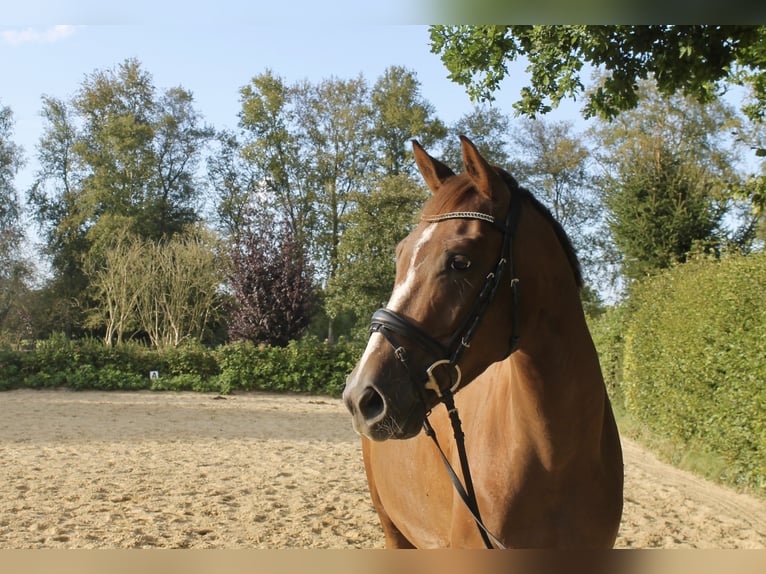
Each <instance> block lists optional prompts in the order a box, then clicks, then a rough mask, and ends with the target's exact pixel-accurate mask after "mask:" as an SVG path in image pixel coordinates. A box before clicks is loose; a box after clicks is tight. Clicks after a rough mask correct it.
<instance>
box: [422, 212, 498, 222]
mask: <svg viewBox="0 0 766 574" xmlns="http://www.w3.org/2000/svg"><path fill="white" fill-rule="evenodd" d="M447 219H481V220H482V221H489V222H490V223H495V218H494V217H492V216H491V215H487V214H486V213H479V212H477V211H453V212H452V213H444V214H442V215H429V216H428V217H422V218H421V221H427V222H429V223H438V222H439V221H446V220H447Z"/></svg>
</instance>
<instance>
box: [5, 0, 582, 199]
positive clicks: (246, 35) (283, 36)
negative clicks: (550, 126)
mask: <svg viewBox="0 0 766 574" xmlns="http://www.w3.org/2000/svg"><path fill="white" fill-rule="evenodd" d="M33 3H34V1H33ZM65 4H66V3H65ZM226 4H227V3H226V2H224V3H223V4H222V7H223V6H225V5H226ZM228 4H231V1H229V2H228ZM316 4H317V3H316V2H314V3H311V5H312V6H315V5H316ZM52 5H53V6H57V4H56V3H55V2H54V3H52ZM307 5H308V4H307ZM391 6H396V2H393V3H392V4H391ZM248 10H250V11H251V9H247V10H245V11H244V12H243V14H249V13H250V12H248ZM43 13H45V14H46V16H45V18H41V17H39V16H35V17H32V18H27V19H24V18H18V19H16V20H14V18H12V17H9V16H8V15H7V14H6V15H5V16H0V105H3V106H8V107H10V108H11V110H12V111H13V115H14V120H15V129H14V141H15V142H16V143H17V144H19V145H22V146H23V147H24V149H25V152H26V158H27V165H26V167H25V168H24V170H23V171H22V173H20V174H19V176H18V177H17V179H16V185H17V188H18V189H19V191H20V192H22V193H23V192H24V191H25V190H26V189H27V188H28V186H29V185H30V184H31V180H32V176H33V174H34V171H35V169H36V168H37V165H36V158H35V145H36V142H37V140H38V139H39V137H40V135H41V133H42V125H43V124H42V120H41V118H40V116H39V113H40V109H41V96H42V95H43V94H46V95H50V96H54V97H57V98H60V99H68V98H69V97H70V96H72V95H73V94H74V93H75V92H76V90H77V89H78V88H79V87H80V85H81V84H82V82H83V79H84V78H85V76H86V75H87V74H90V73H92V72H93V71H95V70H103V69H108V68H114V67H115V66H116V65H117V64H119V63H120V62H122V61H124V60H125V59H126V58H137V59H138V60H139V61H140V62H141V63H142V66H143V68H144V69H145V70H146V71H147V72H149V73H150V74H151V75H152V77H153V78H154V82H155V86H156V87H157V88H158V89H159V90H164V89H167V88H170V87H173V86H178V85H181V86H183V87H184V88H186V89H189V90H191V91H192V93H193V94H194V97H195V101H196V105H197V109H198V110H199V111H200V112H201V113H202V114H203V115H204V117H205V119H206V121H207V122H208V123H210V124H212V125H213V126H214V127H216V128H218V129H221V128H224V127H229V128H234V127H236V123H237V113H238V111H239V108H240V103H239V89H240V88H241V87H242V86H244V85H245V84H247V83H248V81H249V80H250V79H251V78H252V77H253V76H255V75H256V74H259V73H261V72H263V71H265V70H266V69H267V68H269V69H271V70H273V71H274V72H275V73H277V74H279V75H280V76H282V77H283V78H284V79H285V80H286V81H287V82H289V83H291V82H294V81H298V80H303V79H308V80H311V81H319V80H321V79H324V78H329V77H331V76H335V77H338V78H344V79H345V78H351V77H355V76H357V75H359V74H360V73H361V74H363V75H364V77H365V78H366V79H367V80H368V82H370V83H373V82H374V81H375V80H376V79H377V78H378V77H379V76H380V75H381V74H382V73H383V71H384V70H385V69H386V68H387V67H389V66H392V65H401V66H405V67H407V68H408V69H411V70H413V71H414V72H415V73H416V74H417V77H418V79H419V80H420V82H421V93H422V95H423V96H424V97H425V98H426V99H427V100H428V101H429V102H430V103H431V104H432V105H433V106H434V108H435V111H436V114H437V116H438V117H440V118H441V119H442V120H443V121H445V122H448V123H451V122H454V121H455V120H457V119H459V118H460V117H461V116H463V115H464V114H466V113H467V112H469V111H470V110H471V109H472V107H473V104H472V103H471V101H470V99H469V98H468V96H467V95H466V93H465V90H464V89H463V88H462V87H461V86H458V85H456V84H454V83H452V82H450V81H449V80H448V79H447V71H446V68H444V66H443V64H442V63H441V61H440V59H439V57H438V56H437V55H435V54H432V53H431V52H430V48H429V38H428V26H427V25H426V24H401V23H396V22H394V23H382V24H380V23H377V20H375V19H371V21H364V19H363V20H362V21H356V22H354V21H347V22H336V21H332V22H331V21H328V20H329V19H328V17H327V15H326V14H325V15H324V16H322V17H321V18H319V17H318V18H319V19H318V20H317V21H316V22H314V23H309V22H308V21H307V19H308V17H309V16H311V14H312V13H311V12H310V11H309V12H303V13H302V16H301V17H300V18H299V19H298V20H297V21H296V22H293V23H287V22H286V20H287V19H286V18H279V17H276V16H275V17H274V18H273V20H270V21H267V22H266V23H263V22H262V20H261V21H259V22H260V23H259V22H256V21H255V20H253V19H250V18H249V17H248V16H247V15H245V16H243V18H242V19H241V20H237V19H236V18H235V17H234V15H235V14H237V12H236V11H231V10H229V11H227V14H228V15H227V16H222V15H215V14H213V13H211V12H209V11H204V12H203V11H194V10H193V9H192V10H190V11H185V12H183V13H182V14H181V15H180V16H179V17H178V18H171V17H170V15H169V14H168V12H167V11H160V12H151V11H149V10H148V9H147V11H146V12H142V13H141V14H138V15H135V13H134V15H132V16H131V15H129V14H119V13H117V14H116V15H115V14H112V15H111V16H109V15H107V14H103V15H101V16H99V12H98V11H95V12H93V13H92V14H91V16H88V17H86V15H85V13H84V12H82V11H70V13H69V14H67V13H66V11H64V12H61V13H58V12H56V11H55V10H53V11H52V12H43ZM150 14H152V16H151V17H150V16H149V15H150ZM78 15H79V16H78ZM54 18H60V19H61V20H59V21H56V20H55V19H54ZM266 20H269V19H268V18H266ZM379 20H384V21H385V20H386V19H385V18H381V19H379ZM393 20H396V19H395V18H394V19H393ZM5 21H10V22H12V24H11V25H7V24H5V23H4V22H5ZM72 21H74V22H75V23H74V24H62V23H61V22H72ZM252 22H255V23H252ZM516 68H517V69H518V73H517V74H516V77H517V78H518V80H517V81H515V82H514V81H509V82H507V83H506V86H505V87H504V91H503V92H502V93H501V94H500V95H499V97H498V101H497V102H496V105H497V106H498V107H500V108H501V109H502V110H503V111H505V112H507V113H509V114H510V113H512V108H511V105H512V103H513V101H514V99H515V97H516V96H517V94H518V91H519V88H520V87H521V80H523V77H524V72H523V66H521V65H518V66H516ZM578 110H579V104H577V105H575V104H574V103H567V104H566V105H565V106H563V107H562V109H560V110H558V111H557V112H556V114H555V115H554V116H552V117H553V118H555V119H560V118H563V117H566V118H570V119H573V120H577V119H578V117H579V116H578Z"/></svg>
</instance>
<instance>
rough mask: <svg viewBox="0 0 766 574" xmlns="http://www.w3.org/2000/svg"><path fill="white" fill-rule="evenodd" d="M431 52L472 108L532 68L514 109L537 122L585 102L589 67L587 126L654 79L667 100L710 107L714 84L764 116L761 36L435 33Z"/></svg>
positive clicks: (611, 31)
mask: <svg viewBox="0 0 766 574" xmlns="http://www.w3.org/2000/svg"><path fill="white" fill-rule="evenodd" d="M430 36H431V51H432V52H433V53H435V54H439V55H440V56H441V59H442V62H443V63H444V65H445V66H446V67H447V69H448V70H449V77H450V79H451V80H453V81H454V82H456V83H458V84H461V85H463V86H465V87H466V89H467V91H468V94H469V95H470V96H471V98H472V99H474V100H480V101H481V100H484V101H486V100H490V101H491V100H492V99H493V98H494V93H495V92H496V91H497V90H498V88H499V86H500V84H501V82H502V81H503V80H504V79H505V78H506V76H507V75H508V64H509V63H510V62H514V61H516V60H517V59H520V58H526V60H527V61H528V62H529V65H528V67H527V71H528V72H529V73H530V80H529V85H527V86H525V87H523V88H522V89H521V93H520V99H519V100H518V101H517V102H516V103H515V104H514V107H515V109H516V110H517V112H518V113H519V114H520V115H525V116H530V117H534V116H536V115H537V114H544V113H546V112H548V111H550V110H551V109H552V108H554V107H556V106H558V104H559V103H560V102H561V100H562V99H564V98H576V97H578V96H580V95H581V94H582V93H583V92H586V88H585V85H584V84H583V81H582V79H581V74H582V72H583V68H584V67H585V65H586V64H587V65H588V66H591V67H593V68H599V67H603V68H604V71H605V72H606V75H605V76H604V78H603V81H602V82H601V83H600V84H599V85H597V86H596V87H595V88H594V89H593V90H591V91H589V92H587V94H586V97H587V102H586V105H585V108H584V115H585V117H586V118H587V117H591V116H601V117H604V118H607V119H611V118H614V117H615V116H617V115H618V114H619V113H620V112H621V111H624V110H628V109H632V108H634V107H635V106H636V104H637V103H638V83H639V81H640V80H646V79H648V78H650V77H651V78H653V79H654V81H655V82H656V85H657V88H658V90H659V91H660V93H661V94H663V95H666V96H668V95H671V94H674V93H675V92H678V91H680V92H682V93H683V94H685V95H688V96H693V97H694V98H695V99H697V100H698V101H700V102H703V103H704V102H707V101H710V99H711V98H712V97H713V96H714V95H715V94H716V93H717V92H718V91H719V87H720V83H721V82H727V81H731V82H734V83H738V84H744V85H748V86H750V88H751V89H752V103H751V104H749V105H748V106H746V107H745V109H744V111H745V112H746V113H747V114H748V116H749V117H751V118H753V119H755V118H762V117H763V115H764V110H766V73H765V72H766V26H713V25H694V26H668V25H651V26H617V25H609V26H584V25H564V26H529V25H516V26H466V25H461V26H444V25H438V26H431V28H430Z"/></svg>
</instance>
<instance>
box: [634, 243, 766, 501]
mask: <svg viewBox="0 0 766 574" xmlns="http://www.w3.org/2000/svg"><path fill="white" fill-rule="evenodd" d="M632 303H633V306H634V311H633V312H632V314H631V317H630V319H629V321H628V328H627V332H626V335H625V349H624V369H623V382H622V388H623V391H624V396H625V406H626V408H627V410H628V413H630V414H631V415H633V416H635V417H636V418H637V419H638V420H639V421H640V422H641V423H642V424H644V425H646V426H647V427H648V428H649V429H650V430H651V431H652V432H653V433H655V434H657V435H659V436H664V437H667V438H669V439H671V440H674V441H678V442H680V443H681V444H682V445H686V446H687V447H690V448H696V449H700V450H703V451H705V452H708V453H710V454H712V455H715V456H717V457H720V458H722V459H724V460H725V461H726V462H727V465H726V467H725V470H724V471H723V472H724V476H722V477H720V478H722V479H724V480H726V481H728V482H732V483H734V484H737V485H746V486H751V487H753V486H754V487H761V488H763V487H765V486H766V417H765V416H764V413H765V412H766V254H759V255H751V256H747V257H729V258H725V259H723V260H721V261H710V260H693V261H692V262H690V263H687V264H685V265H683V266H680V267H677V268H674V269H672V270H670V271H667V272H664V273H662V274H659V275H657V276H656V277H653V278H651V279H648V280H645V281H643V282H642V283H641V284H640V285H638V286H637V288H636V289H635V291H634V293H633V295H632Z"/></svg>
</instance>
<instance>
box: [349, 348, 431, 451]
mask: <svg viewBox="0 0 766 574" xmlns="http://www.w3.org/2000/svg"><path fill="white" fill-rule="evenodd" d="M402 371H403V369H401V368H400V367H399V366H398V365H397V364H396V363H395V362H392V363H391V364H390V365H385V364H383V365H380V366H379V367H377V368H371V365H370V361H362V362H360V364H359V365H357V366H356V368H355V369H354V370H353V371H352V373H351V374H350V375H349V376H348V379H347V380H346V387H345V389H344V390H343V402H344V404H345V405H346V408H347V409H348V410H349V412H350V413H351V418H352V424H353V427H354V430H355V431H356V432H357V433H359V434H360V435H362V436H365V437H367V438H369V439H371V440H375V441H384V440H389V439H408V438H412V437H414V436H415V435H417V434H418V433H419V432H420V431H421V429H422V426H423V420H424V419H425V416H426V409H425V406H424V405H423V402H422V400H421V399H420V397H419V396H418V395H417V394H415V393H414V392H413V389H412V385H411V384H410V383H409V379H408V377H407V374H406V373H404V372H402ZM371 373H375V376H373V375H372V374H371Z"/></svg>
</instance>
